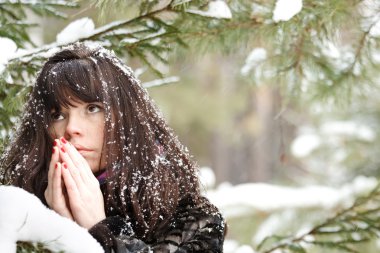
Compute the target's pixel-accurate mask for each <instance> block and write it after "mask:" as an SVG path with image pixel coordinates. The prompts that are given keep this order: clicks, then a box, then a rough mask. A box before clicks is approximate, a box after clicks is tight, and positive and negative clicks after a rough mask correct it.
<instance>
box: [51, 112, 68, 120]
mask: <svg viewBox="0 0 380 253" xmlns="http://www.w3.org/2000/svg"><path fill="white" fill-rule="evenodd" d="M50 118H51V119H52V120H53V121H58V120H62V119H64V118H65V116H64V115H63V114H62V113H61V112H52V113H51V114H50Z"/></svg>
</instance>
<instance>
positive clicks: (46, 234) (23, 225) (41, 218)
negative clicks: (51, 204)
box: [0, 186, 104, 253]
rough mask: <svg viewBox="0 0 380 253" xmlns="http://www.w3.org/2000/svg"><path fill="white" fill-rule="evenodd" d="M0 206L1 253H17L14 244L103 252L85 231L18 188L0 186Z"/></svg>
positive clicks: (58, 249)
mask: <svg viewBox="0 0 380 253" xmlns="http://www.w3.org/2000/svg"><path fill="white" fill-rule="evenodd" d="M0 203H1V208H0V217H1V219H0V249H1V252H16V247H17V246H16V243H17V241H25V242H40V243H43V244H44V246H45V248H47V249H49V250H51V251H54V252H59V251H63V252H71V253H82V252H93V253H98V252H99V253H100V252H104V251H103V248H102V247H101V245H100V244H99V243H98V242H97V241H96V240H95V239H94V238H93V237H92V236H91V235H90V234H89V233H88V232H87V230H86V229H84V228H82V227H80V226H79V225H78V224H76V223H75V222H73V221H71V220H69V219H67V218H64V217H62V216H60V215H59V214H57V213H56V212H54V211H52V210H50V209H48V208H47V207H45V206H44V205H43V204H42V203H41V201H40V200H39V199H38V198H37V197H36V196H34V195H32V194H31V193H28V192H27V191H25V190H23V189H21V188H18V187H14V186H0Z"/></svg>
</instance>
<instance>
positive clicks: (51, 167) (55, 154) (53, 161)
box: [48, 140, 59, 181]
mask: <svg viewBox="0 0 380 253" xmlns="http://www.w3.org/2000/svg"><path fill="white" fill-rule="evenodd" d="M58 145H59V141H58V140H54V146H53V150H52V154H51V160H50V164H49V171H48V181H51V179H52V176H53V172H54V167H55V164H56V163H57V162H58V161H59V150H58Z"/></svg>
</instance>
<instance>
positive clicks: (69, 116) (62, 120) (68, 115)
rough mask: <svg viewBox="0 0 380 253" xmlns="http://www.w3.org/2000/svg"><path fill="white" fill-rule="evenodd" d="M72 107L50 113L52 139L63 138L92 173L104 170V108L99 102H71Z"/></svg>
mask: <svg viewBox="0 0 380 253" xmlns="http://www.w3.org/2000/svg"><path fill="white" fill-rule="evenodd" d="M71 103H72V104H73V106H69V107H68V108H65V107H62V109H61V111H54V110H52V111H51V113H50V114H51V119H52V124H51V126H50V132H51V134H52V136H53V138H60V137H62V136H63V137H65V139H66V140H68V141H70V142H71V144H72V145H74V147H75V148H76V149H77V150H78V151H79V153H80V154H81V155H82V156H83V157H84V158H85V159H86V161H87V162H88V164H89V165H90V168H91V170H92V172H93V173H95V172H98V171H99V170H100V169H102V168H104V165H105V164H104V161H103V160H102V148H103V138H104V108H103V104H102V103H99V102H93V103H85V102H82V101H80V102H75V101H71Z"/></svg>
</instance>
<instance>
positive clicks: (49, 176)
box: [1, 43, 225, 252]
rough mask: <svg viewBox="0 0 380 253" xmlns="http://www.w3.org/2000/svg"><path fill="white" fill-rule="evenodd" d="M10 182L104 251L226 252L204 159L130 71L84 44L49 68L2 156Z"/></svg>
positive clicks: (57, 57)
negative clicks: (198, 161)
mask: <svg viewBox="0 0 380 253" xmlns="http://www.w3.org/2000/svg"><path fill="white" fill-rule="evenodd" d="M1 168H2V170H3V173H2V174H3V175H2V177H1V178H2V181H3V183H7V184H13V185H16V186H19V187H22V188H24V189H26V190H27V191H29V192H31V193H33V194H35V195H36V196H37V197H39V198H40V199H41V200H42V201H43V202H44V203H45V204H46V205H48V206H49V207H50V208H51V209H53V210H55V211H56V212H57V213H59V214H60V215H62V216H64V217H67V218H69V219H72V220H74V221H75V222H77V223H78V224H79V225H80V226H82V227H85V228H87V229H88V230H89V232H90V234H91V235H92V236H93V237H94V238H95V239H97V240H98V241H99V242H100V243H101V245H102V246H103V248H104V250H105V252H111V251H112V250H113V251H115V252H148V251H149V250H152V251H153V252H222V248H223V246H222V245H223V239H224V230H225V228H224V221H223V218H222V217H221V215H220V213H219V212H218V210H217V209H216V208H215V207H214V206H213V205H211V204H210V203H209V202H208V200H207V199H205V198H204V197H202V196H201V195H200V190H199V185H198V178H197V176H196V169H197V168H196V165H195V164H194V163H193V162H192V161H191V160H190V159H189V155H188V154H187V152H186V150H185V149H184V147H183V146H182V145H181V144H180V143H179V142H178V140H177V139H176V137H175V135H174V134H173V132H172V130H171V129H170V128H169V127H168V126H167V125H166V123H165V121H164V120H163V119H162V118H161V116H160V113H159V112H158V110H157V109H156V107H155V106H154V105H153V103H152V102H151V100H150V99H149V97H148V95H147V93H146V91H145V90H144V89H143V88H142V87H141V85H140V83H139V81H138V80H136V79H135V77H134V76H133V74H132V72H131V70H130V69H129V68H128V67H127V66H126V65H124V64H123V63H122V62H121V61H120V60H119V59H118V58H117V57H115V56H114V55H113V54H112V53H110V52H109V51H107V50H105V49H104V48H101V47H94V46H89V45H86V44H81V43H77V44H74V45H72V46H70V47H68V48H66V49H64V50H62V51H61V52H58V53H57V54H55V55H54V56H53V57H51V58H50V59H49V60H48V61H47V62H46V63H45V65H44V66H43V68H42V70H41V72H40V74H39V76H38V78H37V81H36V84H35V86H34V88H33V91H32V93H31V97H30V99H29V101H28V103H27V105H26V107H25V112H24V115H23V117H22V120H21V124H20V126H19V129H18V131H17V133H16V135H15V136H14V139H13V141H12V142H11V143H10V145H9V147H8V148H7V150H6V152H5V153H4V155H3V157H2V159H1Z"/></svg>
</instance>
